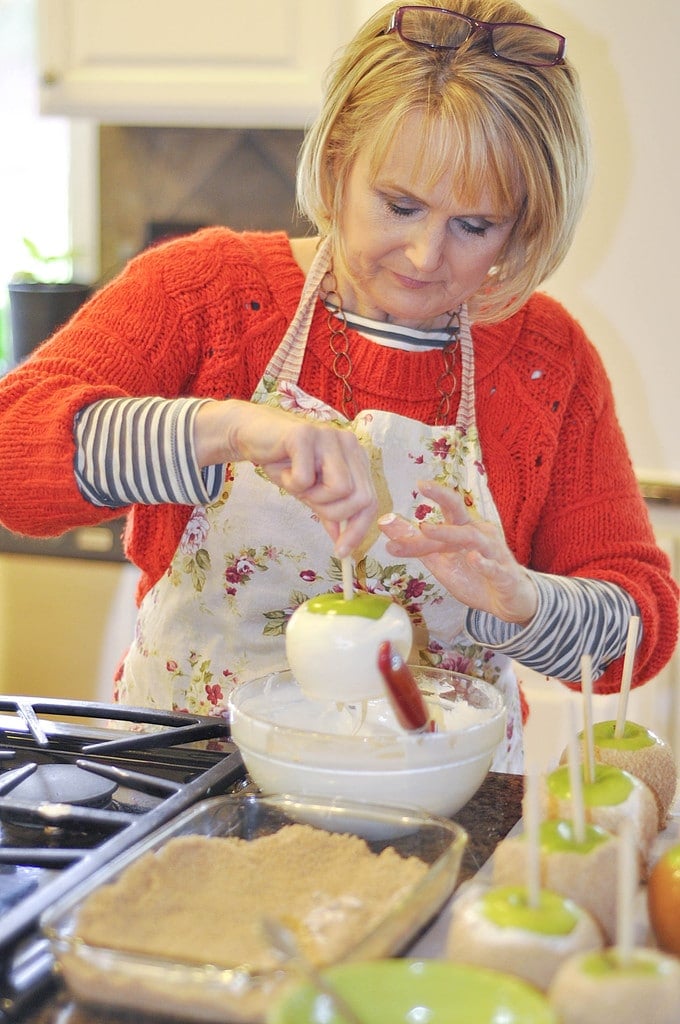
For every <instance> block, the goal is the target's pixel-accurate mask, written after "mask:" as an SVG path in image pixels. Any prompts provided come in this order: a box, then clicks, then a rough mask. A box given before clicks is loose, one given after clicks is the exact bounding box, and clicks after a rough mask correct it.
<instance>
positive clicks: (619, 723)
mask: <svg viewBox="0 0 680 1024" xmlns="http://www.w3.org/2000/svg"><path fill="white" fill-rule="evenodd" d="M639 629H640V617H639V615H631V617H630V622H629V623H628V636H627V637H626V653H625V656H624V659H623V673H622V675H621V690H620V691H619V705H618V713H617V716H616V728H615V729H614V736H615V737H616V738H617V739H621V737H622V736H623V732H624V729H625V727H626V714H627V711H628V695H629V694H630V686H631V682H632V679H633V666H634V664H635V652H636V650H637V638H638V631H639Z"/></svg>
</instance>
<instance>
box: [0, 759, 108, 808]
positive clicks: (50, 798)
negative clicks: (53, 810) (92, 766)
mask: <svg viewBox="0 0 680 1024" xmlns="http://www.w3.org/2000/svg"><path fill="white" fill-rule="evenodd" d="M1 779H2V776H1V775H0V780H1ZM115 790H116V783H115V782H111V781H110V780H109V779H104V778H102V777H101V775H94V774H93V773H92V772H88V771H85V770H84V769H83V768H78V767H77V766H76V765H74V764H41V765H38V766H37V767H36V769H35V771H34V772H33V774H32V775H29V776H28V778H26V779H23V781H21V782H19V783H17V785H16V786H14V788H13V789H12V790H10V791H9V792H8V793H7V796H8V797H9V798H11V799H13V800H17V801H18V802H20V803H22V804H34V805H35V806H39V805H40V804H45V803H50V804H75V805H76V806H79V807H103V806H104V805H105V804H107V803H108V802H109V801H110V799H111V797H112V795H113V793H114V792H115ZM1 816H2V814H1V812H0V817H1Z"/></svg>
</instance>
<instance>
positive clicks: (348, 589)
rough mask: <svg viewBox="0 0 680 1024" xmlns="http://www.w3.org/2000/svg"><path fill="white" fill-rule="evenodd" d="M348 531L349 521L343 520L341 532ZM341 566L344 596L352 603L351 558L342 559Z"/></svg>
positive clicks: (352, 569) (352, 577) (352, 579)
mask: <svg viewBox="0 0 680 1024" xmlns="http://www.w3.org/2000/svg"><path fill="white" fill-rule="evenodd" d="M346 529H347V520H346V519H343V521H342V522H341V523H340V532H341V533H342V532H344V531H345V530H346ZM340 565H341V566H342V595H343V597H344V598H345V601H351V600H352V599H353V597H354V566H353V565H352V559H351V558H350V556H349V555H346V556H345V558H341V559H340Z"/></svg>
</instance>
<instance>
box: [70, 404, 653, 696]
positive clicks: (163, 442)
mask: <svg viewBox="0 0 680 1024" xmlns="http://www.w3.org/2000/svg"><path fill="white" fill-rule="evenodd" d="M202 402H203V400H202V399H196V398H179V399H163V398H124V399H103V400H101V401H99V402H95V403H93V404H92V405H90V406H88V407H87V408H85V409H84V410H83V411H82V413H81V414H80V415H79V417H78V419H77V423H76V442H77V462H76V478H77V481H78V485H79V487H80V490H81V492H82V494H83V495H84V497H86V498H87V499H88V500H89V501H90V502H92V504H94V505H100V506H104V507H111V508H117V507H121V506H125V505H129V504H135V503H141V504H147V505H148V504H160V503H164V502H170V503H173V502H175V503H179V504H185V505H195V504H206V503H209V502H210V501H212V500H214V499H215V498H217V496H218V495H219V492H220V488H221V486H222V481H223V478H224V467H223V466H208V467H206V468H204V469H202V470H201V469H200V468H199V467H198V465H197V461H196V457H195V453H194V448H193V422H194V418H195V415H196V412H197V411H198V408H199V407H200V405H201V404H202ZM114 452H115V458H114V456H113V453H114ZM528 571H529V573H530V575H531V577H532V579H533V581H534V583H535V585H536V590H537V593H538V611H537V613H536V615H535V616H534V618H533V620H532V622H531V623H530V624H529V625H528V626H525V627H519V626H517V625H514V624H512V623H508V622H504V621H503V620H501V619H498V618H497V617H496V616H494V615H492V614H490V613H488V612H484V611H479V610H475V609H470V610H469V611H468V615H467V630H468V632H469V634H470V636H471V637H472V639H473V640H476V641H478V642H479V643H481V644H483V645H484V646H486V647H489V648H491V649H494V650H497V651H502V652H504V653H505V654H507V655H508V656H509V657H511V658H514V659H515V660H517V661H519V662H520V663H522V664H523V665H526V666H527V667H528V668H532V669H534V670H535V671H537V672H540V673H545V674H547V675H552V676H556V677H557V678H560V679H565V680H578V679H579V678H580V659H581V653H582V652H583V651H588V652H589V653H590V655H591V658H592V665H593V676H594V678H597V677H598V676H599V675H600V674H601V673H602V671H604V668H605V667H606V665H607V664H609V663H610V662H611V661H612V660H613V659H614V658H616V657H619V656H620V655H621V654H622V653H623V650H624V647H625V641H626V635H627V629H628V622H629V619H630V616H631V615H635V614H638V609H637V607H636V604H635V602H634V601H633V599H632V597H631V596H630V595H629V594H627V593H626V591H625V590H623V589H622V588H621V587H618V586H616V585H615V584H613V583H607V582H605V581H602V580H592V579H583V578H580V577H562V576H554V575H550V574H547V573H540V572H535V571H532V570H528Z"/></svg>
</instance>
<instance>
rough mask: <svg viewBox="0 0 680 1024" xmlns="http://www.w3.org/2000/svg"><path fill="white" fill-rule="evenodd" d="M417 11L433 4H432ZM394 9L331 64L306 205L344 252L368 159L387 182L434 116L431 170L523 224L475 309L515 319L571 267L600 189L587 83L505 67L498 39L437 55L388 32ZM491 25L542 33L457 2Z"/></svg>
mask: <svg viewBox="0 0 680 1024" xmlns="http://www.w3.org/2000/svg"><path fill="white" fill-rule="evenodd" d="M411 3H412V4H413V5H417V6H432V5H434V4H432V3H430V4H428V3H426V2H424V0H411ZM399 6H400V3H399V2H398V0H392V2H390V3H388V4H387V5H386V6H385V7H383V8H382V9H381V10H380V11H378V12H377V13H376V14H375V15H373V16H372V17H371V18H370V19H369V20H368V21H367V22H366V24H365V25H364V26H363V28H361V29H360V30H359V32H358V33H357V34H356V36H355V37H354V39H353V40H352V42H350V44H349V45H348V46H347V48H346V49H345V50H344V52H343V53H342V54H341V55H340V57H339V58H338V59H337V60H336V61H335V62H334V64H332V65H331V67H330V69H329V73H328V77H327V82H326V94H325V99H324V103H323V107H322V110H321V113H320V115H319V117H318V118H317V120H316V122H315V123H314V124H313V125H312V127H311V128H310V130H309V131H308V133H307V135H306V137H305V140H304V142H303V145H302V149H301V151H300V161H299V165H298V182H297V186H298V192H297V194H298V204H299V207H300V210H301V211H302V213H303V214H304V215H305V216H307V217H308V218H309V219H310V220H311V221H312V223H313V224H314V225H315V226H316V229H317V230H318V231H319V233H320V234H321V235H331V236H334V237H333V242H334V245H335V246H336V247H338V248H341V247H342V239H341V238H340V237H339V232H338V224H339V223H340V210H341V206H342V201H343V195H344V191H345V185H346V182H347V177H348V175H349V172H350V170H351V168H352V165H353V163H354V160H355V159H356V157H357V155H358V154H359V153H360V152H361V153H363V152H366V151H368V152H370V154H371V162H370V168H371V173H372V174H374V175H377V173H378V171H379V168H380V166H381V165H382V163H383V162H384V160H385V157H386V156H387V154H388V152H389V150H390V147H391V146H392V144H393V141H394V138H395V136H396V134H397V132H398V129H399V127H400V125H402V123H403V122H404V119H405V118H406V117H407V116H408V115H409V114H412V113H413V112H418V113H419V114H420V115H421V116H422V124H423V130H422V138H421V143H420V152H419V153H418V154H417V158H418V161H419V165H420V167H421V169H422V171H423V173H424V174H425V175H426V176H427V179H428V182H429V183H434V182H435V181H439V180H440V178H441V177H442V175H448V176H449V177H450V179H451V186H452V193H454V194H455V195H456V196H457V197H458V198H460V199H461V200H463V201H464V202H468V201H469V202H475V201H476V200H477V199H479V198H480V196H481V194H482V192H484V194H485V195H486V196H488V197H490V198H491V201H492V202H493V204H494V205H495V206H496V207H497V212H498V213H502V214H504V215H512V216H514V217H515V218H516V220H515V224H514V227H513V230H512V233H511V235H510V238H509V239H508V242H507V243H506V245H505V247H504V250H503V252H502V254H501V256H500V258H499V260H498V261H497V264H496V266H495V267H494V268H493V269H492V272H491V273H490V274H489V276H488V278H487V280H486V282H485V284H484V286H483V287H482V288H481V289H480V291H479V292H478V293H477V294H476V295H475V296H473V297H472V298H471V299H470V300H469V306H470V311H471V314H472V316H473V317H474V319H476V320H478V321H486V322H491V321H494V320H500V319H504V318H505V317H507V316H509V315H510V314H511V313H513V312H515V311H516V310H517V309H518V308H519V307H520V306H521V305H523V303H524V302H525V301H526V300H527V298H528V297H529V295H530V294H531V292H532V291H534V290H535V289H536V287H537V286H538V285H539V284H540V282H541V281H543V280H545V278H546V277H548V275H549V274H551V273H552V272H553V271H554V270H555V268H556V267H557V266H559V264H560V263H561V262H562V260H563V259H564V257H565V255H566V253H567V251H568V249H569V246H570V244H571V241H572V238H573V235H574V230H575V228H576V224H577V222H578V218H579V216H580V214H581V210H582V207H583V203H584V200H585V195H586V191H587V186H588V179H589V140H588V131H587V128H586V122H585V117H584V113H583V108H582V102H581V96H580V90H579V86H578V80H577V76H576V74H575V72H574V70H573V68H572V67H571V66H570V65H569V64H568V63H567V62H566V61H565V63H564V64H561V65H557V66H555V67H547V68H526V67H522V66H520V65H514V64H509V63H508V62H506V61H503V60H500V59H498V58H497V57H494V56H493V54H492V53H491V50H490V48H489V44H488V38H487V37H486V33H484V32H482V31H479V32H475V33H474V34H473V35H472V36H471V38H470V39H469V40H468V42H467V43H465V44H464V46H463V47H461V48H460V49H459V50H456V51H433V50H429V49H427V48H425V47H422V46H414V45H409V44H406V43H404V42H403V41H402V40H401V38H400V37H399V35H398V33H397V32H392V33H390V34H389V35H385V34H384V30H385V28H386V27H387V25H388V23H389V20H390V17H391V15H392V13H393V11H394V10H396V8H398V7H399ZM455 9H456V11H457V12H458V13H460V14H465V15H467V16H468V17H473V18H476V19H478V20H480V21H506V22H523V23H529V24H539V23H538V22H536V20H535V19H534V18H532V17H531V16H530V15H528V14H527V12H526V11H525V10H524V9H523V8H522V7H520V6H519V5H518V4H516V3H514V2H513V0H457V2H456V5H455Z"/></svg>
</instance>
